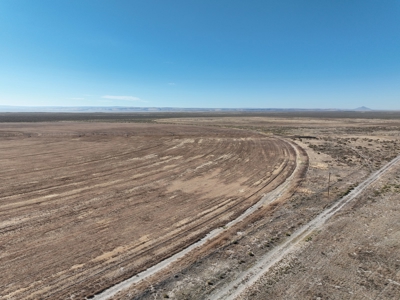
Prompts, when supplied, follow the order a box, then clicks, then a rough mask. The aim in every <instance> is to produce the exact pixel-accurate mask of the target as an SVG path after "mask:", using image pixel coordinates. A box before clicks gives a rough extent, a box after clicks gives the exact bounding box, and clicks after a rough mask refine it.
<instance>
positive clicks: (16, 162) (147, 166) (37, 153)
mask: <svg viewBox="0 0 400 300" xmlns="http://www.w3.org/2000/svg"><path fill="white" fill-rule="evenodd" d="M8 126H9V127H13V125H8ZM24 126H25V127H24ZM41 126H42V127H41ZM113 126H114V127H112V126H111V128H110V126H109V125H107V126H104V125H102V124H82V125H79V126H77V125H76V124H56V125H54V127H52V126H49V125H48V124H38V125H35V126H26V125H24V124H17V125H15V126H14V127H13V128H11V129H13V132H18V133H20V134H15V135H12V136H6V137H2V138H3V139H4V141H3V142H2V143H1V145H0V148H1V149H0V151H2V155H1V165H2V170H1V173H2V179H4V182H5V184H4V185H3V186H2V187H1V188H2V190H1V191H0V199H1V203H0V205H1V206H2V208H4V209H2V210H1V214H2V222H1V226H0V227H1V228H0V230H1V232H0V233H1V238H2V239H3V241H4V243H2V244H3V246H2V247H3V248H2V250H3V251H2V253H1V255H2V256H1V258H0V259H2V268H3V269H4V270H7V271H5V272H2V275H1V277H0V283H1V285H2V286H3V290H2V295H3V296H4V297H8V298H13V297H14V298H16V297H17V298H19V299H29V298H37V297H43V298H64V297H69V296H71V295H74V296H75V298H81V297H85V296H90V295H91V294H92V293H93V292H97V291H100V290H102V289H104V287H106V286H110V283H111V284H112V283H113V282H116V281H121V280H123V279H124V277H127V276H129V274H135V273H137V272H138V271H140V269H141V268H142V269H145V268H146V267H147V266H149V265H153V264H154V262H156V261H161V260H163V259H164V258H165V257H168V256H171V255H172V254H173V253H175V252H178V251H179V248H184V247H185V246H186V245H188V244H189V243H192V242H194V241H196V240H198V239H199V238H201V236H204V234H205V233H206V232H208V231H209V230H210V228H218V227H220V226H222V225H223V224H225V223H227V222H228V221H229V220H231V219H234V218H235V217H236V216H237V215H239V214H240V213H241V212H243V211H244V210H245V209H246V208H248V207H249V206H251V205H252V204H253V203H255V202H256V201H257V200H258V199H259V196H260V194H262V193H265V192H266V191H268V189H272V188H274V186H276V185H279V183H280V181H281V180H283V179H284V178H285V177H286V176H288V175H289V174H290V173H291V170H292V168H293V167H294V165H293V151H291V150H290V147H289V146H288V144H286V143H284V142H278V141H277V140H275V139H272V138H264V137H261V136H260V135H256V134H250V133H245V132H243V131H241V132H239V131H235V130H221V129H218V130H215V129H209V128H206V129H205V128H201V127H190V126H165V125H162V126H157V125H156V126H148V125H146V126H143V125H137V124H135V125H119V124H118V125H113ZM2 129H5V130H7V128H2ZM8 130H10V128H8ZM272 141H274V142H272ZM285 145H286V146H285ZM226 151H230V152H232V153H240V156H238V155H236V156H235V155H233V156H229V155H228V156H226V155H225V154H226V153H225V152H226ZM269 152H271V153H269ZM249 153H251V154H249ZM274 153H276V156H275V157H276V158H279V157H285V158H284V159H282V158H279V160H277V161H276V162H275V161H274V160H273V159H272V162H274V164H272V165H271V166H274V168H272V169H271V172H270V174H269V172H267V173H268V174H267V173H266V175H263V171H262V170H263V165H261V166H260V163H259V162H260V161H261V162H266V163H271V157H272V158H273V157H274V156H271V154H273V155H275V154H274ZM252 155H254V157H252V160H251V159H250V160H248V161H247V159H248V158H249V157H248V156H252ZM268 158H270V159H268ZM291 158H292V159H291ZM210 159H211V160H212V161H217V164H216V165H217V167H218V168H222V169H221V170H222V171H218V172H220V173H221V174H220V182H221V183H222V184H214V186H212V185H210V183H215V182H214V181H212V180H211V181H210V180H209V179H210V178H209V177H210V176H208V175H207V172H211V171H212V167H213V164H209V162H210ZM176 162H179V163H178V164H177V163H176ZM238 165H239V166H242V169H235V168H236V166H238ZM265 167H266V168H268V167H267V166H265ZM94 170H95V172H93V171H94ZM187 170H189V171H190V172H189V173H188V172H186V171H187ZM185 172H186V173H185ZM242 172H243V175H242V177H243V178H240V177H239V178H237V176H238V174H239V175H240V174H242ZM246 172H247V173H246ZM249 172H250V173H249ZM260 172H261V173H260ZM274 172H275V173H274ZM182 174H185V176H186V177H185V180H184V182H181V180H180V179H179V176H181V175H182ZM199 174H200V175H199ZM210 174H211V177H212V176H214V175H213V173H212V172H211V173H210ZM278 175H279V176H278ZM196 176H200V178H204V176H206V177H205V178H206V179H207V178H208V179H207V180H205V182H206V183H207V184H209V190H213V191H214V190H216V192H217V193H219V194H216V197H214V198H209V197H203V196H204V195H203V196H201V194H197V190H200V189H202V190H203V192H207V190H206V189H205V188H204V187H206V186H200V187H198V188H196V190H194V191H191V190H185V189H186V188H188V187H191V186H193V184H192V185H190V184H186V183H193V180H194V181H196V180H197V179H196V178H199V177H196ZM207 176H208V177H207ZM250 176H251V178H254V179H251V180H250V179H249V178H250ZM260 176H261V178H264V177H265V176H266V177H265V180H262V181H261V182H258V181H259V180H257V177H260ZM163 178H168V180H170V179H171V178H175V179H177V180H178V183H179V185H180V186H178V187H177V188H175V189H174V190H173V191H172V192H170V191H169V190H168V186H169V184H168V181H166V180H165V179H163ZM211 179H213V178H211ZM238 179H239V185H240V182H243V183H244V184H247V185H253V184H254V186H257V188H256V189H254V188H253V189H249V190H244V189H243V191H242V189H241V190H240V191H238V190H237V183H236V181H237V180H238ZM138 180H139V182H138ZM240 180H241V181H240ZM249 180H250V181H249ZM134 182H135V183H136V184H133V183H134ZM201 182H204V180H203V179H202V180H201ZM256 183H257V184H256ZM149 184H150V185H149ZM151 184H155V185H153V187H152V186H151ZM132 185H133V186H132ZM155 188H159V189H158V190H157V189H155ZM182 189H183V190H182ZM152 191H156V192H153V194H151V193H152ZM158 191H160V192H158ZM191 192H194V194H193V193H192V197H188V195H191V194H190V193H191ZM228 192H229V193H230V197H233V198H234V199H236V200H235V202H232V203H233V204H235V203H237V205H236V206H234V205H233V204H232V205H230V202H229V201H228V202H227V201H226V200H229V197H227V196H226V195H227V194H226V193H228ZM238 192H239V194H241V195H242V196H237V195H236V194H237V193H238ZM149 193H150V194H149ZM140 195H141V196H140ZM148 195H150V196H151V195H154V196H153V198H151V199H152V201H153V200H154V201H155V202H149V199H150V198H148V197H149V196H148ZM185 195H186V196H185ZM138 196H140V197H142V198H141V199H142V200H141V201H140V203H136V202H135V203H133V202H132V201H131V200H132V199H134V198H135V197H138ZM193 196H195V197H193ZM167 197H175V198H173V199H177V200H179V201H182V200H184V199H196V201H200V202H199V203H200V206H198V207H199V213H200V216H202V218H203V219H202V218H194V219H192V220H189V222H188V221H184V222H180V223H179V224H178V226H176V227H175V229H176V230H178V231H175V233H178V234H175V233H174V230H170V229H168V228H167V229H168V232H169V234H167V235H165V239H164V240H162V239H160V240H156V239H135V237H134V235H133V236H132V238H131V237H130V236H127V238H130V239H131V240H132V241H133V244H132V247H130V250H129V251H126V250H127V249H125V248H118V247H116V246H113V244H110V245H108V244H105V245H104V247H100V248H99V247H96V245H97V244H99V245H101V244H102V243H104V242H107V243H109V242H110V239H112V240H114V239H115V241H116V242H115V244H116V245H118V243H117V242H118V240H117V239H118V238H119V237H120V236H121V233H122V234H125V235H126V234H131V232H132V230H131V228H135V224H138V222H139V223H142V224H155V223H154V222H153V223H145V222H152V220H154V219H155V217H157V218H158V217H163V215H162V214H161V215H158V216H152V215H151V214H150V215H149V214H147V213H146V214H142V215H140V214H139V215H137V214H136V216H137V217H135V218H138V219H135V218H132V216H130V215H129V214H128V215H127V211H128V212H130V211H132V212H134V211H135V210H137V208H138V207H139V206H138V205H139V204H140V205H144V204H146V203H148V205H149V207H150V208H151V207H153V208H154V207H157V206H160V207H165V208H162V209H161V208H160V210H161V211H162V212H164V214H166V217H168V216H169V215H171V213H172V212H173V214H175V212H174V210H172V211H169V212H168V209H169V208H168V206H165V205H164V203H163V200H164V199H166V198H167ZM224 198H225V202H226V203H225V204H223V203H224V201H223V199H224ZM116 199H118V200H119V201H117V202H116V201H115V200H116ZM210 199H214V200H213V202H212V201H211V202H210ZM201 201H203V202H202V203H203V204H202V203H201ZM179 203H180V204H179V205H178V206H177V207H185V203H184V202H179ZM205 204H207V205H205ZM209 204H211V205H212V207H214V208H215V209H211V210H208V211H207V206H209ZM116 205H117V206H116ZM162 205H164V206H162ZM196 205H197V204H196ZM224 205H225V208H224ZM190 207H191V206H187V208H188V209H190ZM208 208H210V207H208ZM229 208H233V209H231V210H228V212H229V213H226V209H229ZM215 211H216V212H215ZM183 213H185V211H183ZM207 219H208V220H211V222H207ZM93 221H96V222H93ZM204 221H205V222H206V223H204ZM112 222H114V223H112ZM135 222H136V223H135ZM196 222H197V223H196ZM159 223H161V222H159ZM187 224H189V225H190V226H191V227H189V228H188V229H187V230H186V231H185V230H184V231H181V232H180V236H178V235H179V229H180V227H182V226H187ZM205 224H206V225H207V226H208V227H207V226H204V225H205ZM121 225H122V226H121ZM155 225H156V226H157V224H155ZM149 227H150V229H151V226H149ZM203 227H204V228H203ZM196 228H197V229H198V231H196V230H195V229H196ZM110 229H112V231H110ZM99 230H100V231H99ZM124 230H125V231H124ZM151 230H153V231H158V230H163V228H158V227H154V229H151ZM103 231H104V232H105V233H104V234H103V235H100V236H99V234H98V233H99V232H103ZM133 233H134V232H133ZM177 237H178V239H176V238H177ZM179 237H180V238H182V237H183V238H184V239H183V240H181V241H180V242H179ZM174 238H175V239H176V240H178V242H176V240H175V241H174V240H173V239H174ZM56 242H57V243H58V244H57V245H58V246H57V247H56V248H54V245H55V243H56ZM96 243H97V244H96ZM166 245H169V246H170V248H167V247H165V246H166ZM13 247H14V248H13ZM16 247H17V248H18V250H17V251H14V250H12V249H17V248H16ZM157 247H158V248H157ZM107 249H109V250H107ZM138 249H139V250H140V249H141V250H140V251H139V252H138V251H137V250H138ZM135 251H136V253H135ZM143 251H145V252H143ZM128 252H129V253H128ZM80 253H82V255H88V254H89V255H90V258H91V259H90V260H89V264H87V262H88V261H87V260H84V261H82V259H80V261H81V263H79V261H78V260H77V259H74V257H78V258H79V257H80V256H78V255H81V254H80ZM86 253H87V254H86ZM144 253H145V255H143V254H144ZM82 257H85V256H82ZM68 261H70V262H68ZM129 261H131V262H132V261H133V262H135V264H136V265H134V266H132V267H131V268H130V267H129ZM63 263H68V264H70V265H71V268H70V269H69V270H68V269H65V267H64V265H62V264H63ZM66 266H68V265H66ZM127 266H128V267H127ZM122 269H123V270H122ZM64 270H65V271H67V272H65V271H64ZM99 271H100V272H103V273H98V272H99ZM122 271H123V272H122ZM96 275H101V276H100V277H98V279H96V278H95V276H96Z"/></svg>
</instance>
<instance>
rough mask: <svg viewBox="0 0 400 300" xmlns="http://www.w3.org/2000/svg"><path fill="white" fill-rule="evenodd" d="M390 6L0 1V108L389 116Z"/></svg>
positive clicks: (397, 5) (397, 65)
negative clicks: (369, 111) (363, 111)
mask: <svg viewBox="0 0 400 300" xmlns="http://www.w3.org/2000/svg"><path fill="white" fill-rule="evenodd" d="M399 20H400V2H399V1H396V0H387V1H372V0H363V1H361V0H354V1H317V0H312V1H295V0H286V1H285V0H283V1H261V0H257V1H249V2H245V1H236V0H235V1H232V0H230V1H228V0H220V1H210V0H202V1H181V0H175V1H155V0H149V1H97V0H96V1H95V0H90V1H89V0H85V1H66V0H60V1H44V0H37V1H28V0H3V1H0V105H12V106H135V107H188V108H192V107H197V108H198V107H200V108H201V107H204V108H341V109H354V108H356V107H360V106H366V107H369V108H373V109H382V110H383V109H388V110H390V109H396V110H399V109H400V55H399V53H400V34H399V32H400V22H399Z"/></svg>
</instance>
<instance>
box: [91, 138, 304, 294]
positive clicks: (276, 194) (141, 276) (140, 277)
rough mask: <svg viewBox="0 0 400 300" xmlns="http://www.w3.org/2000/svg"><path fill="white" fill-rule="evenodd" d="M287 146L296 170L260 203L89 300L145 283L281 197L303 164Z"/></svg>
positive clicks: (297, 152)
mask: <svg viewBox="0 0 400 300" xmlns="http://www.w3.org/2000/svg"><path fill="white" fill-rule="evenodd" d="M289 144H290V146H291V147H293V149H294V150H295V151H296V169H295V170H294V171H293V173H292V174H291V175H290V176H289V177H288V178H287V179H286V180H285V181H284V182H283V183H282V184H281V185H279V186H278V187H277V188H275V189H274V190H272V191H271V192H269V193H267V194H265V196H263V197H262V198H261V200H260V201H258V202H257V203H256V204H254V205H253V206H251V207H249V208H248V209H247V210H246V211H245V212H244V213H243V214H241V215H240V216H239V217H238V218H236V219H235V220H232V221H231V222H229V223H228V224H226V225H225V226H224V227H223V228H216V229H214V230H212V231H211V232H209V233H208V234H207V235H206V236H205V237H204V238H202V239H201V240H199V241H198V242H196V243H194V244H192V245H190V246H189V247H187V248H185V249H183V250H182V251H180V252H178V253H176V254H175V255H173V256H171V257H169V258H167V259H165V260H163V261H161V262H159V263H158V264H156V265H154V266H152V267H150V268H148V269H147V270H145V271H143V272H140V273H138V274H137V275H135V276H133V277H131V278H128V279H126V280H124V281H122V282H120V283H118V284H116V285H114V286H112V287H110V288H109V289H106V290H104V291H103V292H101V293H100V294H97V295H95V296H94V298H91V299H94V300H106V299H110V298H112V297H113V296H115V295H116V294H117V293H119V292H120V291H122V290H125V289H127V288H129V287H130V286H131V285H133V284H136V283H139V282H141V281H146V280H147V278H149V277H150V276H153V275H155V274H156V273H158V272H160V271H162V270H164V269H166V268H167V267H168V266H170V265H171V264H172V263H174V262H176V261H178V260H179V259H181V258H183V257H184V256H185V255H187V254H189V253H190V252H191V251H192V250H194V249H196V248H198V247H200V246H203V245H204V244H205V243H207V242H209V241H210V240H212V239H214V238H215V237H217V236H218V235H220V234H221V233H222V232H224V231H225V230H227V229H229V228H231V227H232V226H234V225H236V224H237V223H239V222H242V221H243V220H244V219H245V218H246V217H248V216H249V215H251V214H252V213H254V212H255V211H257V210H258V209H259V208H261V207H262V206H265V205H269V204H270V203H272V202H274V201H276V200H277V199H279V198H280V197H281V196H282V194H283V193H285V192H286V191H287V189H288V188H289V187H290V186H291V185H292V184H293V181H294V180H295V179H296V175H297V173H298V172H299V166H300V164H301V163H303V162H302V161H301V155H300V154H299V150H298V149H297V147H296V146H293V145H292V143H290V142H289Z"/></svg>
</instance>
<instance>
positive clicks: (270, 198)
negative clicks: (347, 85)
mask: <svg viewBox="0 0 400 300" xmlns="http://www.w3.org/2000/svg"><path fill="white" fill-rule="evenodd" d="M279 139H280V138H279ZM280 140H283V139H280ZM284 141H285V142H287V143H288V144H290V145H291V146H292V147H293V149H294V150H295V152H296V168H295V169H294V170H293V171H292V172H291V173H290V175H289V176H288V177H286V179H285V180H284V181H283V182H281V183H280V184H279V185H276V186H275V187H274V188H273V189H272V190H270V191H269V192H268V193H265V194H264V195H263V196H262V197H261V199H260V200H259V201H258V202H257V203H255V204H254V205H252V206H251V207H249V208H248V209H247V210H246V211H245V212H244V213H242V214H241V215H240V216H239V217H238V218H236V219H235V220H232V221H231V222H229V223H227V224H225V225H224V226H223V228H218V229H215V230H213V231H212V232H210V233H209V234H207V236H205V237H204V238H203V239H201V240H200V241H198V242H196V243H194V244H192V245H191V246H190V247H188V248H186V249H184V251H182V252H181V253H177V254H176V255H174V256H173V257H171V258H170V259H168V260H165V261H164V262H162V263H160V264H159V265H157V266H154V267H152V268H150V269H148V270H146V271H144V272H142V273H141V274H138V275H137V276H135V277H132V278H130V279H128V280H127V281H125V282H123V283H121V284H119V285H116V286H115V287H113V288H111V289H109V290H106V291H103V292H102V293H100V294H98V295H96V296H95V297H94V299H96V300H105V299H111V298H112V299H119V300H121V299H124V300H126V299H139V298H141V296H140V295H141V294H142V293H147V291H146V290H148V288H149V286H150V287H152V286H156V285H162V284H163V283H162V282H163V281H165V280H168V278H169V277H171V276H173V275H174V274H177V273H179V272H180V271H182V270H183V269H185V268H187V267H188V266H190V265H192V264H194V263H196V261H198V260H201V259H202V258H205V257H207V256H208V255H209V254H211V253H213V252H215V251H218V249H219V248H220V247H222V246H223V245H224V244H226V243H231V241H232V240H233V239H234V238H235V236H236V234H237V232H238V231H240V230H241V229H243V228H245V227H247V226H248V225H249V224H251V223H254V222H255V221H256V220H258V219H261V218H263V216H264V215H265V214H266V213H268V212H269V211H271V210H273V209H275V208H276V207H277V206H279V205H281V204H282V203H283V202H285V201H286V200H287V199H288V198H289V197H290V196H291V195H292V194H293V192H294V191H295V190H296V187H297V186H298V185H299V183H300V182H301V181H302V179H303V178H304V176H305V174H306V172H307V168H308V163H309V161H308V156H307V153H306V152H305V151H304V149H303V148H301V147H300V146H298V145H297V144H296V143H293V142H289V141H286V140H284Z"/></svg>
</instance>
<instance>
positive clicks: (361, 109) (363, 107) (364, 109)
mask: <svg viewBox="0 0 400 300" xmlns="http://www.w3.org/2000/svg"><path fill="white" fill-rule="evenodd" d="M355 110H357V111H369V110H372V109H370V108H368V107H366V106H361V107H357V108H356V109H355Z"/></svg>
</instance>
